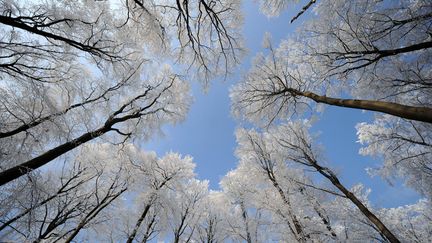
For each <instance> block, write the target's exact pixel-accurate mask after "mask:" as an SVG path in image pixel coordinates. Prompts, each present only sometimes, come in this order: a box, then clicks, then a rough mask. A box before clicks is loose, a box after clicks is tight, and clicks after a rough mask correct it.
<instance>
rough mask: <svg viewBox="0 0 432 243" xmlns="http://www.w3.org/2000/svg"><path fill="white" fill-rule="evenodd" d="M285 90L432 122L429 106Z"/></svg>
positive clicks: (359, 107) (337, 104)
mask: <svg viewBox="0 0 432 243" xmlns="http://www.w3.org/2000/svg"><path fill="white" fill-rule="evenodd" d="M286 92H288V93H290V94H292V95H293V96H303V97H306V98H310V99H312V100H314V101H315V102H317V103H323V104H327V105H333V106H340V107H349V108H354V109H363V110H370V111H379V112H383V113H386V114H390V115H394V116H398V117H401V118H405V119H409V120H415V121H422V122H427V123H432V108H429V107H416V106H408V105H401V104H397V103H393V102H385V101H377V100H356V99H338V98H331V97H327V96H323V95H317V94H315V93H312V92H302V91H299V90H295V89H291V88H287V89H286Z"/></svg>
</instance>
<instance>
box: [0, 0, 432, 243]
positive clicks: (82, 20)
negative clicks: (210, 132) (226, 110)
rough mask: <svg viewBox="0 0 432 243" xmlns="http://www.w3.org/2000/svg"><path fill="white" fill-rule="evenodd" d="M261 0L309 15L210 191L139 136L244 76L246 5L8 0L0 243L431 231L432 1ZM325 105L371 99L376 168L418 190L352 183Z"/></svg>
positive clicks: (261, 57) (264, 55)
mask: <svg viewBox="0 0 432 243" xmlns="http://www.w3.org/2000/svg"><path fill="white" fill-rule="evenodd" d="M256 2H257V3H258V4H259V7H260V11H261V12H262V13H263V14H265V15H266V16H268V17H275V18H276V17H278V16H279V15H280V14H282V13H283V12H284V11H285V10H286V9H288V8H295V9H296V14H295V15H293V16H291V19H290V20H291V22H294V21H296V22H300V21H302V22H300V24H299V28H298V30H297V32H296V33H294V34H292V35H289V36H288V37H287V38H286V39H284V40H282V41H281V42H280V43H279V44H275V43H274V41H273V40H272V37H271V35H270V34H267V35H265V36H264V37H263V43H262V52H261V53H257V54H256V57H255V58H254V60H253V63H252V65H251V67H250V69H249V70H247V71H245V72H243V74H242V75H238V77H239V78H240V80H239V81H238V82H237V83H236V84H235V85H234V86H233V87H231V89H230V98H231V101H232V114H233V116H234V117H236V118H237V119H238V121H239V123H240V126H239V127H238V129H237V130H236V131H235V135H236V139H237V148H236V150H235V155H236V157H237V159H238V163H237V165H236V166H234V165H233V166H232V168H234V169H232V170H231V171H229V172H227V174H226V175H225V176H224V177H223V178H221V181H220V189H219V190H212V189H209V182H208V181H207V180H199V179H197V175H196V172H195V167H196V163H195V162H194V160H193V158H192V157H191V156H189V155H181V154H180V153H177V152H172V151H169V152H168V151H167V152H166V153H165V154H164V155H162V156H161V155H157V154H156V153H155V152H152V151H145V150H143V149H142V146H141V145H142V144H143V143H144V142H146V141H149V140H151V139H152V138H153V137H154V136H155V135H157V134H159V133H161V130H162V127H163V126H164V125H166V124H176V123H178V122H181V121H183V120H184V119H187V113H188V111H189V108H190V106H191V104H192V102H193V97H192V95H191V92H190V86H191V82H199V83H200V85H201V86H202V87H203V88H204V89H206V88H210V89H211V82H212V80H214V79H231V78H232V77H233V75H232V74H236V73H239V72H241V71H239V70H238V65H239V64H240V63H241V61H242V58H243V57H244V54H245V49H246V48H245V46H244V40H243V37H242V29H241V28H242V22H243V13H242V11H243V9H242V4H246V1H243V2H241V1H240V0H220V1H213V0H175V1H174V0H150V1H144V0H121V1H110V0H107V1H90V0H79V1H56V0H45V1H30V0H28V1H27V0H25V1H22V0H20V1H17V0H0V30H1V32H2V33H3V34H2V35H1V36H0V187H1V191H2V193H1V195H0V241H17V242H21V241H22V242H24V241H25V242H27V241H28V242H58V241H60V242H92V241H95V240H96V241H100V242H121V241H125V242H130V243H132V242H151V241H156V240H168V241H172V242H175V243H178V242H208V243H211V242H248V243H252V242H270V241H278V242H353V241H374V242H375V241H377V242H392V243H393V242H428V241H429V240H430V239H431V238H432V220H431V219H432V205H431V200H432V183H431V181H432V103H431V102H432V3H431V2H430V1H427V0H415V1H411V0H400V1H391V0H384V1H353V0H336V1H332V0H319V1H315V0H311V1H302V2H301V3H299V4H296V1H291V0H271V1H261V0H259V1H256ZM281 31H284V30H281ZM227 88H228V87H227ZM326 106H334V107H338V108H339V109H341V110H343V109H347V108H354V109H361V110H367V111H370V112H372V114H373V119H372V121H371V122H361V121H359V123H358V124H357V126H356V129H357V136H358V142H360V143H361V144H362V146H363V148H362V149H361V150H360V153H361V154H362V155H367V156H377V157H379V158H380V159H381V165H380V166H379V167H378V168H374V169H369V170H368V172H369V173H370V174H371V175H379V176H381V177H382V178H384V179H386V180H387V181H389V182H390V183H391V182H392V180H402V181H403V182H404V183H405V184H406V185H408V186H409V187H411V188H413V189H414V190H415V191H417V192H418V193H419V195H420V196H421V197H422V199H420V200H419V201H417V202H415V203H413V204H411V205H406V206H401V207H397V208H383V207H379V206H377V205H374V204H373V203H371V202H370V200H369V198H368V194H369V192H370V189H369V188H366V187H365V186H364V185H362V184H357V185H355V186H352V187H349V186H347V185H346V184H345V183H344V181H343V180H342V179H341V176H340V175H339V173H338V171H337V168H335V167H334V165H333V164H332V161H328V160H327V159H326V156H325V151H324V149H323V148H322V147H321V146H320V144H319V136H318V135H317V134H315V133H314V132H313V131H312V129H311V128H312V127H313V126H314V124H315V120H316V119H319V117H320V116H321V115H322V114H323V113H325V107H326ZM359 112H360V111H359ZM341 122H343V120H342V121H341ZM241 126H244V127H241ZM191 132H193V131H191ZM233 132H234V131H233ZM210 139H211V138H210ZM346 163H353V161H346Z"/></svg>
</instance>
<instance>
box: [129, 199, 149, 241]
mask: <svg viewBox="0 0 432 243" xmlns="http://www.w3.org/2000/svg"><path fill="white" fill-rule="evenodd" d="M150 207H151V203H148V204H147V205H146V206H145V207H144V210H143V212H142V214H141V216H140V217H139V218H138V220H137V222H136V224H135V227H134V229H133V231H132V233H131V234H130V235H129V237H128V239H127V241H126V243H132V241H133V240H134V238H135V236H136V234H137V232H138V229H139V227H140V226H141V224H142V222H143V221H144V219H145V217H146V216H147V213H148V212H149V210H150Z"/></svg>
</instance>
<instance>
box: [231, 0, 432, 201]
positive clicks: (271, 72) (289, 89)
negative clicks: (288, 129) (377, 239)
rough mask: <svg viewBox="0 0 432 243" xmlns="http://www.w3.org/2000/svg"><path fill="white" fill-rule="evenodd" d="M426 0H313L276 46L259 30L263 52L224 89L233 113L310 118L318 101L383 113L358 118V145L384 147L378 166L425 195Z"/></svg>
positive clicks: (376, 150) (428, 111)
mask: <svg viewBox="0 0 432 243" xmlns="http://www.w3.org/2000/svg"><path fill="white" fill-rule="evenodd" d="M431 7H432V6H431V4H430V2H428V1H415V2H412V1H397V2H395V1H361V2H358V1H348V0H341V1H320V2H318V3H317V5H316V7H315V12H316V16H315V17H314V18H312V19H311V20H309V21H307V22H306V23H304V24H303V25H302V26H301V27H300V29H299V31H298V33H297V34H296V35H293V36H291V37H290V38H288V39H286V40H283V41H282V42H281V43H280V45H279V47H278V48H274V47H273V45H272V44H271V40H270V37H269V36H266V37H265V39H264V43H263V46H264V47H265V48H266V53H267V54H258V55H257V57H256V58H255V60H254V63H253V65H252V68H251V70H250V71H249V72H248V73H247V74H246V75H244V77H243V78H242V81H241V82H239V84H237V85H236V86H235V87H234V88H233V89H232V91H231V97H232V100H233V112H234V114H236V115H237V116H239V117H242V118H245V119H247V120H249V121H252V122H254V123H255V124H258V125H263V124H264V125H267V126H270V125H271V124H272V123H278V121H280V120H282V121H284V120H285V119H296V118H299V119H301V118H304V117H308V115H310V114H314V112H315V111H321V110H322V108H323V106H322V105H318V104H325V105H332V106H339V107H350V108H355V109H363V110H370V111H377V112H381V113H384V114H381V113H378V114H375V113H374V115H375V117H376V121H375V122H374V123H373V124H366V123H361V124H359V125H358V126H357V127H358V134H359V139H360V141H362V143H364V144H367V145H366V147H365V148H364V149H363V150H362V151H361V153H362V154H368V155H380V156H382V157H383V158H384V160H385V165H384V166H383V167H382V169H379V174H381V175H385V176H386V177H387V178H390V177H391V176H393V175H396V176H399V177H401V178H403V179H404V180H405V181H406V182H407V184H408V185H410V186H412V187H413V188H414V189H416V190H417V191H419V192H420V193H421V194H422V195H424V196H427V197H430V192H429V191H430V190H429V189H428V188H430V180H428V179H427V178H430V167H431V166H430V163H429V162H428V161H430V159H428V156H429V155H430V154H431V147H430V146H429V145H430V138H431V134H430V132H429V131H431V128H432V127H431V122H432V104H431V103H430V100H432V98H431V97H432V96H431V94H432V93H431V89H430V88H431V82H430V80H431V72H430V70H431V62H430V57H431V50H432V49H431V47H432V45H431V42H430V33H431V30H430V23H431V21H432V15H431V13H432V8H431ZM338 96H339V97H338ZM413 97H414V98H413ZM381 143H382V144H381ZM417 177H420V178H422V179H421V180H420V181H418V182H416V181H415V179H413V178H417Z"/></svg>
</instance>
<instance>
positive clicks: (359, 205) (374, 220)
mask: <svg viewBox="0 0 432 243" xmlns="http://www.w3.org/2000/svg"><path fill="white" fill-rule="evenodd" d="M312 166H313V167H314V168H315V169H317V171H318V172H319V173H320V174H321V175H323V176H324V177H326V178H327V179H329V180H330V182H331V183H332V184H333V185H334V186H336V187H337V188H338V189H339V190H340V191H341V192H342V193H343V194H344V195H345V196H346V197H347V198H348V199H349V200H350V201H351V202H353V203H354V205H356V206H357V208H358V209H359V210H360V211H361V212H362V214H363V215H364V216H366V218H368V219H369V221H370V222H371V223H372V224H374V225H375V226H376V227H377V228H378V230H379V232H380V233H381V234H382V235H384V236H385V238H387V240H388V241H390V242H391V243H400V241H399V240H398V238H396V236H395V235H394V234H393V233H392V232H391V231H390V230H389V229H388V228H387V227H386V226H385V225H384V223H383V222H381V220H380V219H379V218H378V217H377V216H375V214H373V213H372V212H371V211H369V209H368V208H367V207H366V206H365V205H364V204H363V203H362V202H361V201H360V200H359V199H358V198H357V197H356V196H355V195H354V194H353V193H352V192H350V191H349V190H348V189H347V188H346V187H345V186H344V185H342V183H340V181H339V179H338V178H337V176H336V175H335V174H334V173H333V172H332V171H331V170H329V169H328V168H325V167H322V166H320V165H318V164H317V163H316V161H314V162H313V163H312Z"/></svg>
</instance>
